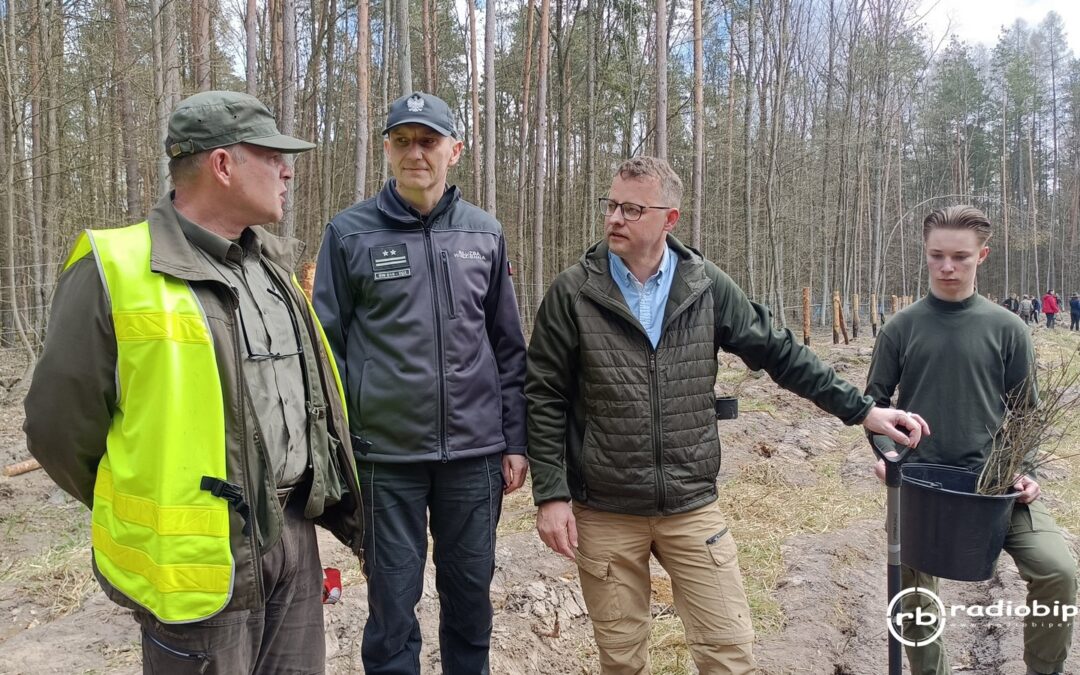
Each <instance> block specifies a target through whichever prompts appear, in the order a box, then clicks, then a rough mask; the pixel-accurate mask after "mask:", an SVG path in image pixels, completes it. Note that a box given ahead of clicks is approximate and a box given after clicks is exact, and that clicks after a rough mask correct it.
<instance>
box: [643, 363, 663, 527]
mask: <svg viewBox="0 0 1080 675" xmlns="http://www.w3.org/2000/svg"><path fill="white" fill-rule="evenodd" d="M648 356H649V391H650V396H649V399H650V401H649V407H650V408H651V412H652V441H653V457H654V459H655V460H656V509H657V511H659V512H661V513H663V512H664V507H665V506H666V503H667V489H666V486H665V485H664V443H663V439H662V435H661V433H660V376H659V375H658V374H657V372H656V350H655V349H649V350H648Z"/></svg>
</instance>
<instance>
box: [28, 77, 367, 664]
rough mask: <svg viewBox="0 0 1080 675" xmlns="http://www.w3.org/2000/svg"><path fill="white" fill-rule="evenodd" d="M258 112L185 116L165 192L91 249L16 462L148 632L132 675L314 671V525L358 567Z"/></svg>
mask: <svg viewBox="0 0 1080 675" xmlns="http://www.w3.org/2000/svg"><path fill="white" fill-rule="evenodd" d="M313 147H314V145H313V144H311V143H307V142H305V141H301V140H299V139H296V138H292V137H290V136H286V135H283V134H281V133H280V132H279V131H278V129H277V125H276V123H275V121H274V118H273V116H272V115H271V113H270V111H269V110H267V108H266V106H264V105H263V104H262V103H260V102H259V101H258V99H256V98H254V97H252V96H248V95H245V94H239V93H234V92H227V91H210V92H203V93H200V94H196V95H195V96H192V97H190V98H188V99H185V100H184V101H182V102H181V103H180V104H179V106H178V107H177V109H176V110H175V111H174V112H173V114H172V117H171V118H170V122H169V132H168V138H167V139H166V140H165V148H166V151H167V153H168V155H169V157H170V164H169V172H170V174H171V176H172V179H173V184H174V186H175V190H174V191H173V192H170V193H169V194H166V195H165V196H163V197H162V198H161V200H160V201H158V203H157V204H156V205H155V206H154V208H153V210H152V211H151V212H150V215H149V217H148V218H147V220H145V221H143V222H141V223H139V224H137V225H131V226H129V227H122V228H117V229H104V230H87V231H86V232H84V233H83V234H81V235H80V236H79V238H78V240H77V242H76V244H75V247H74V249H73V251H72V253H71V255H70V256H69V258H68V260H67V262H66V263H65V265H64V269H63V271H62V273H61V275H60V278H59V281H58V283H57V287H56V294H55V296H54V298H53V303H52V309H51V314H50V321H49V332H48V335H47V336H46V339H45V345H44V350H43V352H42V355H41V359H40V361H39V362H38V365H37V368H36V371H35V374H34V378H33V382H32V384H31V387H30V391H29V394H28V395H27V398H26V424H25V427H24V428H25V431H26V435H27V439H28V445H29V448H30V451H31V453H32V454H33V455H34V456H35V457H36V458H37V459H38V460H39V461H40V462H41V464H42V466H43V467H44V468H45V470H46V471H47V472H48V473H49V475H50V476H51V477H52V478H53V479H54V480H55V481H56V482H57V484H59V485H60V487H62V488H63V489H64V490H66V491H67V492H68V493H70V494H71V495H72V496H74V497H75V498H76V499H78V500H79V501H81V502H82V503H84V504H86V505H87V506H88V507H90V508H91V510H92V534H91V537H92V541H93V553H94V555H93V564H94V573H95V575H96V576H97V579H98V581H99V582H100V584H101V586H102V588H103V589H104V590H105V592H106V593H107V594H108V596H109V597H110V598H111V599H113V600H114V601H115V602H117V603H119V604H121V605H123V606H125V607H129V608H131V609H133V610H134V615H135V618H136V619H137V620H138V622H139V624H140V625H141V627H142V647H143V666H144V669H145V670H146V672H168V673H189V672H190V673H230V674H233V673H254V672H265V671H269V670H274V671H281V672H321V671H322V669H323V666H324V661H325V649H324V646H323V645H324V636H323V620H322V619H323V617H322V607H321V596H322V566H321V563H320V561H319V551H318V546H317V543H316V539H315V530H314V522H315V521H318V522H319V523H320V524H321V525H324V526H326V527H327V528H329V529H330V530H331V531H332V532H333V533H334V534H335V535H336V536H337V537H338V538H339V539H340V540H341V541H343V542H344V543H346V544H347V545H349V546H350V547H351V548H352V549H353V551H354V552H355V553H357V554H358V555H361V554H362V551H361V541H362V538H363V517H362V507H361V502H360V499H359V486H358V483H357V479H356V465H355V462H354V460H353V458H352V450H351V447H350V441H349V434H348V423H347V422H346V419H345V409H344V405H343V396H342V391H341V385H340V382H339V380H338V376H337V372H336V369H335V367H334V362H333V359H332V358H330V357H329V348H328V346H327V343H326V339H325V336H324V335H323V333H322V330H321V328H320V327H319V323H318V321H317V320H315V318H314V314H313V312H312V311H311V309H310V306H309V305H308V303H307V301H306V299H305V297H304V295H303V293H302V292H301V290H300V288H299V286H298V284H297V283H296V279H295V277H294V276H293V273H292V270H293V267H294V265H295V263H296V262H297V259H298V257H299V255H300V250H301V244H300V242H298V241H295V240H293V239H287V238H283V237H278V236H275V235H273V234H270V233H269V232H267V231H266V230H264V229H263V228H262V227H260V225H261V224H267V223H274V222H277V221H279V220H280V219H281V218H282V215H283V208H284V203H285V195H286V190H287V188H286V184H287V181H288V180H289V179H290V178H292V166H291V163H290V162H289V161H288V158H287V155H289V154H291V153H298V152H303V151H305V150H310V149H311V148H313Z"/></svg>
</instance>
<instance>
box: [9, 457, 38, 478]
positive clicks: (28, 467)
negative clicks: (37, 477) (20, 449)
mask: <svg viewBox="0 0 1080 675" xmlns="http://www.w3.org/2000/svg"><path fill="white" fill-rule="evenodd" d="M40 468H41V464H40V463H38V461H37V460H36V459H27V460H23V461H21V462H15V463H14V464H8V465H7V466H5V467H4V471H3V473H4V475H5V476H8V477H11V476H18V475H20V474H24V473H29V472H30V471H34V470H35V469H40Z"/></svg>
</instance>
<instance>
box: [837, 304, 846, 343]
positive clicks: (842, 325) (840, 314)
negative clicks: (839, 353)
mask: <svg viewBox="0 0 1080 675" xmlns="http://www.w3.org/2000/svg"><path fill="white" fill-rule="evenodd" d="M836 312H837V321H836V323H837V325H839V326H840V332H841V333H843V334H844V344H847V343H848V335H847V325H846V322H845V320H844V305H843V303H841V302H840V294H839V293H837V294H836Z"/></svg>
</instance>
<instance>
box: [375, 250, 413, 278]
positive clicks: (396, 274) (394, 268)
mask: <svg viewBox="0 0 1080 675" xmlns="http://www.w3.org/2000/svg"><path fill="white" fill-rule="evenodd" d="M370 251H371V268H372V269H373V270H374V271H375V281H388V280H390V279H403V278H405V277H411V276H412V267H410V266H409V252H408V250H407V249H406V248H405V244H390V245H388V246H375V247H372V248H371V249H370Z"/></svg>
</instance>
